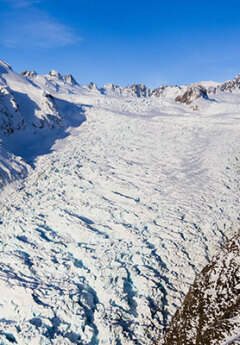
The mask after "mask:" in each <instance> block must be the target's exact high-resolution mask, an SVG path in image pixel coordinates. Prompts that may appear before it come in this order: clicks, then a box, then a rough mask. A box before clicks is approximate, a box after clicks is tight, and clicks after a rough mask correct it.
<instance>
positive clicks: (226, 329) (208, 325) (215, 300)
mask: <svg viewBox="0 0 240 345" xmlns="http://www.w3.org/2000/svg"><path fill="white" fill-rule="evenodd" d="M239 329H240V232H239V233H238V235H236V236H235V237H234V238H233V239H232V240H230V241H229V242H228V243H227V244H226V245H225V246H224V247H223V248H222V250H221V251H220V253H219V254H218V255H216V256H215V257H214V258H213V259H212V261H211V262H210V263H209V264H208V265H207V266H206V267H205V268H204V269H203V271H202V272H201V273H200V274H199V276H198V277H197V278H196V280H195V282H194V284H193V286H192V287H191V288H190V290H189V292H188V294H187V296H186V298H185V301H184V303H183V305H182V307H181V308H180V309H179V310H178V311H177V312H176V314H175V316H174V318H173V320H172V322H171V325H170V327H169V328H168V330H167V332H166V335H165V342H164V345H230V344H231V345H237V344H240V334H239Z"/></svg>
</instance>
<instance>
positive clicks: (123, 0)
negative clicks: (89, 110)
mask: <svg viewBox="0 0 240 345" xmlns="http://www.w3.org/2000/svg"><path fill="white" fill-rule="evenodd" d="M0 58H1V59H3V60H5V61H6V62H8V63H9V64H11V65H12V67H13V68H14V69H15V70H16V71H18V72H20V71H21V70H23V69H25V68H26V69H35V70H36V71H37V72H39V73H43V74H46V73H48V72H49V70H50V69H52V68H54V69H57V70H59V71H60V72H62V73H63V74H66V73H72V74H73V75H74V76H75V78H76V79H77V80H78V81H79V82H80V83H81V84H87V83H89V82H90V81H95V82H96V83H97V84H98V85H99V86H100V85H102V84H104V83H110V82H113V83H116V84H120V85H127V84H132V83H144V84H146V85H148V86H150V87H156V86H159V85H161V84H163V83H167V84H171V85H174V84H185V83H189V82H195V81H199V80H216V81H224V80H226V79H231V78H233V77H234V76H235V75H236V74H238V73H240V1H239V0H236V1H235V0H228V1H227V0H224V1H222V0H218V1H215V0H213V1H211V0H208V1H205V0H201V1H194V0H192V1H189V0H182V1H181V0H168V1H167V0H164V1H162V0H148V1H147V0H145V1H142V0H112V1H109V0H102V1H98V0H64V1H61V0H0Z"/></svg>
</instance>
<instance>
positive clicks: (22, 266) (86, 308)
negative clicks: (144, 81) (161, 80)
mask: <svg viewBox="0 0 240 345" xmlns="http://www.w3.org/2000/svg"><path fill="white" fill-rule="evenodd" d="M236 80H237V79H236ZM236 80H235V81H236ZM235 81H233V82H232V84H233V86H232V87H231V90H230V89H229V88H225V87H223V85H224V84H217V83H214V82H200V83H195V84H192V85H184V86H166V85H163V86H161V87H159V88H157V89H155V90H150V89H149V88H147V87H146V86H144V85H133V86H128V87H119V86H116V85H112V84H111V85H105V86H103V87H97V86H96V84H94V83H91V84H90V85H89V86H81V85H79V84H78V83H77V81H76V80H75V79H74V78H73V76H71V75H67V76H63V75H61V74H60V73H59V72H56V71H55V70H52V71H51V72H50V73H49V74H47V75H39V74H38V73H37V72H34V71H30V72H28V71H24V72H23V73H22V74H21V75H19V74H17V73H15V72H14V71H13V70H12V69H11V67H10V66H9V65H7V64H6V63H4V62H2V61H1V62H0V89H1V93H0V138H1V145H0V163H1V165H0V177H1V181H0V182H1V184H0V189H1V199H0V200H1V210H0V230H1V231H0V244H1V251H0V256H1V259H0V286H1V290H0V291H2V295H1V297H0V315H1V317H0V340H1V342H2V343H3V344H4V345H8V344H12V343H17V344H21V345H25V344H26V345H29V344H30V345H35V344H44V345H45V344H56V345H59V344H60V345H65V344H81V345H87V344H89V345H104V344H105V345H109V344H112V345H121V344H122V345H133V344H135V345H142V344H144V345H150V344H151V345H152V344H153V343H159V344H160V343H161V342H162V341H163V336H164V333H165V330H166V328H167V326H168V325H169V324H170V320H171V318H172V316H173V315H174V314H175V312H176V309H177V308H178V307H179V306H180V305H181V303H182V302H183V300H184V297H185V295H186V294H187V292H188V289H189V287H190V286H191V284H192V283H193V281H194V279H195V276H196V274H198V273H199V272H200V271H201V270H202V269H203V267H204V266H205V265H206V264H208V263H209V261H210V260H211V258H212V256H213V255H214V254H215V253H216V251H217V250H219V248H220V247H221V246H222V245H223V244H224V243H225V241H226V240H227V238H228V237H231V236H233V235H234V234H235V233H236V232H237V230H238V228H239V226H238V224H239V211H240V209H239V181H240V180H239V159H240V154H239V152H240V136H239V129H240V128H239V126H240V122H239V119H240V98H239V95H240V89H239V88H238V86H237V82H235ZM229 83H230V82H229ZM11 181H13V182H14V183H12V184H9V182H11ZM16 181H18V182H16ZM4 186H5V187H4ZM9 186H12V187H11V188H10V187H9ZM224 345H225V344H224Z"/></svg>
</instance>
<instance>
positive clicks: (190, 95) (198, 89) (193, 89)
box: [175, 85, 209, 105]
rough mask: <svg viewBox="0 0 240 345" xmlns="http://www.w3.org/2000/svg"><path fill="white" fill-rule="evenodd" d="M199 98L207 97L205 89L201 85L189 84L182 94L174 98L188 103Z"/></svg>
mask: <svg viewBox="0 0 240 345" xmlns="http://www.w3.org/2000/svg"><path fill="white" fill-rule="evenodd" d="M199 98H203V99H207V100H208V99H209V98H208V93H207V89H206V88H205V87H203V86H202V85H189V86H188V87H187V89H186V90H185V91H184V92H183V94H181V95H179V96H177V97H176V98H175V101H176V102H179V103H185V104H188V105H189V104H192V103H193V102H194V101H196V100H197V99H199Z"/></svg>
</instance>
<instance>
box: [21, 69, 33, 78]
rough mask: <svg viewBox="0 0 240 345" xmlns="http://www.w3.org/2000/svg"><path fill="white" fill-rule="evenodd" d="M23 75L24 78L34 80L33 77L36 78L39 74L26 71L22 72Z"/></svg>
mask: <svg viewBox="0 0 240 345" xmlns="http://www.w3.org/2000/svg"><path fill="white" fill-rule="evenodd" d="M21 75H23V76H24V77H29V78H32V77H36V76H37V72H36V71H34V70H31V71H27V70H26V69H25V70H24V71H22V73H21Z"/></svg>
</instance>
